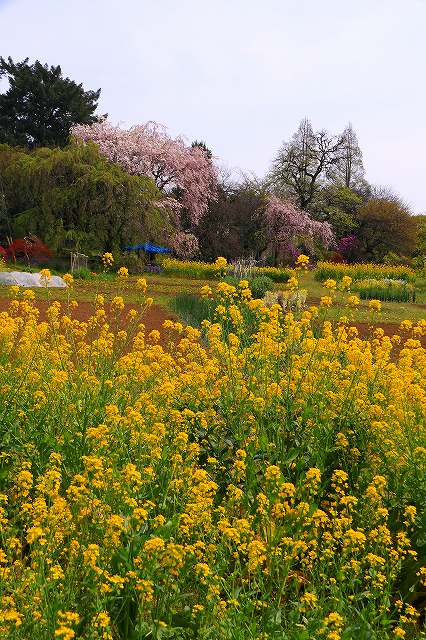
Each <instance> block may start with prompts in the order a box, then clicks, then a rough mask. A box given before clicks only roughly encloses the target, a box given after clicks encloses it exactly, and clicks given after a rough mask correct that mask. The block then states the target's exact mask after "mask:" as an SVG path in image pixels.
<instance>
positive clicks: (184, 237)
mask: <svg viewBox="0 0 426 640" xmlns="http://www.w3.org/2000/svg"><path fill="white" fill-rule="evenodd" d="M170 246H171V248H172V249H173V251H174V253H175V254H176V255H177V256H178V258H181V259H182V260H190V259H191V258H193V257H194V256H195V255H196V254H197V253H198V251H199V249H200V247H199V244H198V239H197V237H196V236H194V234H193V233H188V232H185V231H178V232H177V233H175V235H174V236H173V237H172V238H171V240H170Z"/></svg>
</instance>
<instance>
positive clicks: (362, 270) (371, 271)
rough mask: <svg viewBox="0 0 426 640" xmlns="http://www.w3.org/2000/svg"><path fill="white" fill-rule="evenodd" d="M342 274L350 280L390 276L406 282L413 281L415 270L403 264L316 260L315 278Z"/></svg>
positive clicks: (320, 279) (334, 276)
mask: <svg viewBox="0 0 426 640" xmlns="http://www.w3.org/2000/svg"><path fill="white" fill-rule="evenodd" d="M343 276H350V277H351V278H352V280H364V279H366V278H375V279H383V278H392V279H397V280H398V279H400V280H404V281H406V282H414V281H415V278H416V274H415V272H414V271H413V270H412V269H410V268H409V267H406V266H404V265H397V266H392V265H384V264H373V263H359V264H337V263H334V262H318V264H317V267H316V269H315V279H316V280H319V281H320V282H323V281H324V280H327V278H333V279H334V280H341V279H342V278H343Z"/></svg>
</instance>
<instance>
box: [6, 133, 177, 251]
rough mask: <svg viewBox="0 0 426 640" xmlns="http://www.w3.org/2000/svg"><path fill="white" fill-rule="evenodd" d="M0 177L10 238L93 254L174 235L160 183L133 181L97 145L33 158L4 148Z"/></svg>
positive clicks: (30, 153)
mask: <svg viewBox="0 0 426 640" xmlns="http://www.w3.org/2000/svg"><path fill="white" fill-rule="evenodd" d="M0 175H1V176H2V183H3V191H4V198H5V204H6V206H5V210H4V212H3V216H2V219H1V220H0V237H1V238H2V239H4V238H5V237H6V236H7V235H12V236H14V237H22V236H25V235H28V234H30V233H32V234H35V235H37V236H39V237H40V238H42V239H43V240H44V241H45V242H46V243H47V244H48V245H50V246H51V247H52V248H53V249H54V250H58V249H61V248H70V249H77V250H79V251H83V252H85V253H88V252H90V251H101V250H114V249H119V248H121V247H122V245H123V244H125V243H127V242H129V241H132V242H137V241H149V240H156V241H159V240H161V239H162V237H164V235H165V233H166V232H167V229H168V222H167V213H166V211H165V210H164V209H159V208H157V207H156V206H155V202H156V200H157V199H158V198H159V192H158V190H157V188H156V187H155V185H154V183H153V182H152V180H150V179H149V178H144V177H139V176H130V175H129V174H128V173H126V172H125V171H123V169H121V168H120V167H118V166H117V165H115V164H112V163H110V162H108V161H107V160H106V159H105V158H104V157H102V156H101V155H100V154H99V152H98V150H97V149H96V147H94V146H91V145H87V146H85V147H83V146H81V145H80V146H70V147H67V148H65V149H58V148H56V149H48V148H39V149H35V150H32V151H28V150H23V149H17V148H12V147H9V146H7V145H0Z"/></svg>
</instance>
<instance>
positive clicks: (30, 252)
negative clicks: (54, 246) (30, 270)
mask: <svg viewBox="0 0 426 640" xmlns="http://www.w3.org/2000/svg"><path fill="white" fill-rule="evenodd" d="M6 254H7V256H8V257H9V258H11V259H13V260H28V261H29V262H47V261H48V260H49V259H50V258H51V257H52V256H53V253H52V252H51V250H50V249H49V247H48V246H47V245H45V244H44V242H42V241H41V240H39V238H36V237H35V236H31V237H29V238H23V239H21V238H20V239H18V240H15V241H14V242H12V244H10V245H9V246H8V247H7V249H6Z"/></svg>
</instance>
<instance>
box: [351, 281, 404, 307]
mask: <svg viewBox="0 0 426 640" xmlns="http://www.w3.org/2000/svg"><path fill="white" fill-rule="evenodd" d="M352 289H353V290H354V291H356V292H357V293H358V295H359V297H360V298H361V299H362V300H384V301H389V302H415V300H416V290H415V288H414V285H412V284H410V283H409V282H405V280H393V279H391V278H383V279H381V280H376V279H374V278H368V279H366V280H358V281H355V282H354V283H353V285H352Z"/></svg>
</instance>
